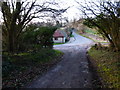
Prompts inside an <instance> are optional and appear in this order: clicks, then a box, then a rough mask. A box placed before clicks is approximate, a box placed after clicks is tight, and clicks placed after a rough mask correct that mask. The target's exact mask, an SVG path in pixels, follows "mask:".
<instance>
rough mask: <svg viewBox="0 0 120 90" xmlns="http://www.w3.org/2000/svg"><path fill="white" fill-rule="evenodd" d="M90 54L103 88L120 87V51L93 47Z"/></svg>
mask: <svg viewBox="0 0 120 90" xmlns="http://www.w3.org/2000/svg"><path fill="white" fill-rule="evenodd" d="M88 54H89V56H90V61H91V62H92V63H93V65H94V66H95V67H96V68H97V73H98V75H99V77H100V80H101V82H102V86H101V87H102V88H120V82H119V80H120V52H110V51H107V50H96V49H95V48H94V47H92V48H91V49H90V50H89V51H88Z"/></svg>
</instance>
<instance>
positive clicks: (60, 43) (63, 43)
mask: <svg viewBox="0 0 120 90" xmlns="http://www.w3.org/2000/svg"><path fill="white" fill-rule="evenodd" d="M60 44H65V43H54V45H60Z"/></svg>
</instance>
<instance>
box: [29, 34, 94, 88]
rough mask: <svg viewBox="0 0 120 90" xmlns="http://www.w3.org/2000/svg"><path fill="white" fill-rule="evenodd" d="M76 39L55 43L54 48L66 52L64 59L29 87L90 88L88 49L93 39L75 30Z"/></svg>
mask: <svg viewBox="0 0 120 90" xmlns="http://www.w3.org/2000/svg"><path fill="white" fill-rule="evenodd" d="M73 35H74V37H75V40H72V41H70V42H68V43H66V44H62V45H55V46H54V49H57V50H60V51H62V52H64V55H63V57H62V58H61V59H62V60H61V61H60V62H59V63H58V64H57V65H55V66H54V67H53V68H51V70H49V71H48V72H47V73H46V74H45V75H43V76H42V77H40V78H38V79H37V80H35V81H33V82H32V83H31V84H29V85H28V88H90V87H92V85H91V79H92V78H91V73H90V72H89V67H88V60H87V56H86V51H87V48H88V47H89V46H91V45H92V44H93V41H91V40H90V39H87V38H85V37H82V36H80V35H78V34H76V33H75V32H73Z"/></svg>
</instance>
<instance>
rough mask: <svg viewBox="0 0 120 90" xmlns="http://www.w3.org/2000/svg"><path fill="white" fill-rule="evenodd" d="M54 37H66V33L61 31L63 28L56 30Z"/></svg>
mask: <svg viewBox="0 0 120 90" xmlns="http://www.w3.org/2000/svg"><path fill="white" fill-rule="evenodd" d="M53 37H64V34H63V33H62V32H61V30H56V31H55V33H54V34H53Z"/></svg>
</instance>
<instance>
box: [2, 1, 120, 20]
mask: <svg viewBox="0 0 120 90" xmlns="http://www.w3.org/2000/svg"><path fill="white" fill-rule="evenodd" d="M0 1H1V0H0ZM28 1H31V0H28ZM41 1H50V0H37V2H41ZM51 1H56V2H59V4H60V7H61V8H67V7H69V6H70V8H69V9H68V10H67V12H66V13H64V14H63V16H65V17H67V18H68V19H69V20H73V19H74V18H75V19H79V18H80V17H82V15H81V14H82V13H81V12H80V11H79V10H78V9H77V7H78V4H77V3H76V1H78V2H84V1H87V2H89V1H91V0H51ZM92 1H94V2H96V1H98V0H92ZM114 1H119V0H114ZM1 16H2V13H1V12H0V22H1V20H2V19H1ZM36 20H38V19H36Z"/></svg>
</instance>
